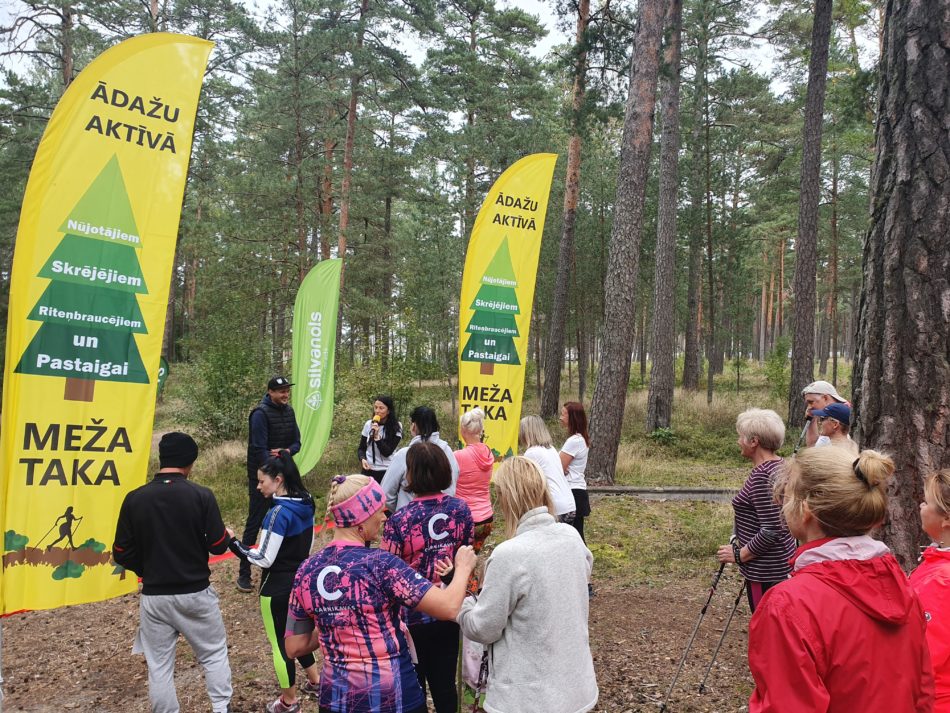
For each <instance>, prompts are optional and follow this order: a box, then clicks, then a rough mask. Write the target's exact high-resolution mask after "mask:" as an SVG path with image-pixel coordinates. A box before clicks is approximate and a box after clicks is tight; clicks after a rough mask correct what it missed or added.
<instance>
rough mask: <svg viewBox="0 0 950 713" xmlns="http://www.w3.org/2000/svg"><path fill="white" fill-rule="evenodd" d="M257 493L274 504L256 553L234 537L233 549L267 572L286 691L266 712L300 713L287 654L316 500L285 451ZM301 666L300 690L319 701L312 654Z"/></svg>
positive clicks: (265, 599) (265, 470)
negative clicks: (290, 611)
mask: <svg viewBox="0 0 950 713" xmlns="http://www.w3.org/2000/svg"><path fill="white" fill-rule="evenodd" d="M257 489H258V490H259V491H260V492H261V495H263V496H264V497H265V498H270V499H271V502H272V505H271V507H270V510H268V511H267V514H266V515H265V516H264V523H263V525H262V526H261V535H260V541H259V543H258V546H257V549H251V548H249V547H247V546H245V545H244V544H243V543H242V542H241V541H240V540H238V539H237V538H235V537H233V533H232V538H231V542H230V545H229V547H230V548H231V551H232V552H234V554H236V555H237V556H238V557H240V558H242V559H245V560H247V561H248V562H250V563H251V564H253V565H257V566H258V567H260V568H261V569H262V570H263V573H262V575H261V590H260V597H261V616H262V617H263V619H264V630H265V631H266V632H267V638H268V640H269V641H270V645H271V651H272V654H273V658H274V668H275V669H276V670H277V680H278V682H279V683H280V688H281V691H280V696H278V698H277V700H275V701H274V702H272V703H269V704H267V711H268V713H296V712H297V711H299V710H300V702H299V701H298V700H297V692H296V689H295V688H294V679H295V673H296V667H295V665H294V659H292V658H288V657H287V652H286V651H285V650H284V629H285V628H286V626H287V605H288V604H289V603H290V590H291V589H293V585H294V575H295V574H296V573H297V568H298V567H299V566H300V563H301V562H303V561H304V560H305V559H307V557H309V556H310V546H311V545H312V544H313V513H314V505H313V498H312V497H311V495H310V493H308V492H307V490H306V489H305V488H304V485H303V481H302V480H301V478H300V471H298V470H297V466H296V464H295V463H294V459H293V457H292V456H291V455H290V451H281V452H280V455H279V456H276V457H271V458H268V459H267V461H265V463H264V465H262V466H261V468H260V470H258V471H257ZM297 661H299V662H300V665H301V666H302V667H303V670H304V673H305V674H306V676H307V680H306V681H305V682H304V683H303V685H302V686H301V690H303V691H305V692H306V693H312V694H314V695H315V694H316V692H317V691H318V690H319V689H318V683H319V680H320V679H319V676H320V674H319V671H318V669H317V667H316V666H315V665H314V658H313V654H307V655H305V656H301V657H300V658H298V659H297Z"/></svg>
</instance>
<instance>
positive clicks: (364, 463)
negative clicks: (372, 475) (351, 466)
mask: <svg viewBox="0 0 950 713" xmlns="http://www.w3.org/2000/svg"><path fill="white" fill-rule="evenodd" d="M360 463H361V464H362V466H363V470H371V468H370V467H369V461H368V460H366V459H365V458H363V459H362V460H361V461H360Z"/></svg>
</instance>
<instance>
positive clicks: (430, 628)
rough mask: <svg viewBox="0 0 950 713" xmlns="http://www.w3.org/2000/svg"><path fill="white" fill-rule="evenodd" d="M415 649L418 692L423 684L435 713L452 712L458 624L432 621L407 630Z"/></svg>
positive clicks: (457, 650) (454, 695) (454, 705)
mask: <svg viewBox="0 0 950 713" xmlns="http://www.w3.org/2000/svg"><path fill="white" fill-rule="evenodd" d="M409 633H410V635H412V642H413V643H414V644H415V646H416V656H417V657H418V658H419V663H417V664H416V676H418V678H419V685H420V686H422V693H423V694H424V693H425V692H426V683H427V682H428V684H429V689H430V691H431V693H432V702H433V703H434V704H435V711H436V713H455V711H456V710H457V709H458V694H457V693H456V690H455V670H456V666H457V665H458V659H459V625H458V624H456V623H455V622H454V621H434V622H431V623H429V624H417V625H415V626H410V627H409Z"/></svg>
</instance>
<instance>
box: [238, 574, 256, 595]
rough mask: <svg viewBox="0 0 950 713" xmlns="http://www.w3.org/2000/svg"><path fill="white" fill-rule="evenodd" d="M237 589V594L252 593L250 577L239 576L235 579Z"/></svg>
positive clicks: (252, 587)
mask: <svg viewBox="0 0 950 713" xmlns="http://www.w3.org/2000/svg"><path fill="white" fill-rule="evenodd" d="M237 588H238V591H239V592H244V593H245V594H249V593H250V592H253V591H254V586H253V585H252V584H251V577H250V575H241V576H238V578H237Z"/></svg>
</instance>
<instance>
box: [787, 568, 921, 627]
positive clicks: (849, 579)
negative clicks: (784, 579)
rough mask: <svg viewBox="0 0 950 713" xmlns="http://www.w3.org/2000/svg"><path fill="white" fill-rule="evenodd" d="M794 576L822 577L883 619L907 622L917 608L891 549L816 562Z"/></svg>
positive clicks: (858, 604) (873, 615) (873, 617)
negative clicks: (862, 556) (863, 556)
mask: <svg viewBox="0 0 950 713" xmlns="http://www.w3.org/2000/svg"><path fill="white" fill-rule="evenodd" d="M792 576H793V577H805V576H809V577H816V578H818V579H819V580H821V581H822V582H823V583H824V584H826V585H828V586H829V587H831V588H832V589H834V590H836V591H837V592H838V593H840V594H841V596H843V597H844V598H845V599H847V600H849V601H850V602H851V603H852V604H854V605H855V606H856V607H857V608H858V609H860V610H861V611H863V612H864V613H865V614H867V615H868V616H870V617H871V618H872V619H876V620H878V621H881V622H887V623H890V624H904V623H905V622H907V620H908V618H909V617H910V615H911V613H912V612H913V611H914V609H915V598H914V594H913V590H911V588H910V587H909V586H908V585H907V576H906V575H905V574H904V571H903V570H902V569H901V568H900V565H899V564H897V560H896V559H894V555H892V554H890V553H888V554H884V555H881V556H879V557H873V558H871V559H866V560H853V559H846V560H826V561H824V562H816V563H815V564H809V565H806V566H804V567H802V568H801V569H799V570H797V571H795V572H794V573H793V574H792Z"/></svg>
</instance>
